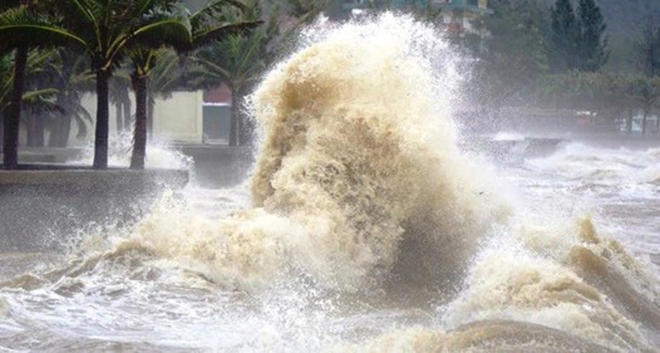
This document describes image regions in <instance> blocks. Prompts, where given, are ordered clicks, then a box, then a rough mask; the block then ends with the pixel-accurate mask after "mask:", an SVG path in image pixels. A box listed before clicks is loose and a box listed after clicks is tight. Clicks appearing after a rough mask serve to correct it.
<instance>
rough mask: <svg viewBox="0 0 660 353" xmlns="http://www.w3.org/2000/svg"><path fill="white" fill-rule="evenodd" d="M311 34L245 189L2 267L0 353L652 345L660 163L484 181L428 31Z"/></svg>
mask: <svg viewBox="0 0 660 353" xmlns="http://www.w3.org/2000/svg"><path fill="white" fill-rule="evenodd" d="M305 38H306V39H305V41H304V43H303V44H301V48H300V50H299V51H298V52H297V53H295V54H293V55H292V56H291V57H290V58H288V59H287V60H285V61H284V62H283V63H282V64H280V65H279V66H278V67H276V68H274V69H273V71H272V72H271V73H270V74H269V75H267V77H266V78H265V80H264V82H263V83H262V85H261V86H260V87H259V88H258V89H257V91H256V93H255V95H254V96H253V97H252V109H253V113H254V115H255V118H256V120H257V122H258V124H259V129H260V135H261V139H262V143H261V145H260V151H259V153H258V158H257V162H256V165H255V171H254V175H253V176H252V178H251V179H250V180H248V181H246V183H245V184H244V185H242V186H239V187H236V188H234V189H228V190H205V189H201V188H198V187H195V186H190V187H188V188H187V189H186V190H184V191H183V192H181V193H175V194H173V193H165V194H164V195H163V196H162V197H161V199H160V200H159V201H158V202H156V203H155V204H154V206H153V207H152V210H151V212H149V214H148V215H147V216H146V217H145V218H144V219H143V220H142V221H140V222H139V223H138V224H137V225H136V226H135V227H133V228H130V229H118V230H116V231H106V232H105V233H101V234H89V235H88V237H87V238H86V239H85V240H84V241H83V242H81V244H80V247H79V249H78V251H76V252H75V255H72V256H67V257H54V256H48V257H46V256H45V255H43V254H12V255H7V256H4V257H0V264H1V265H2V270H0V281H1V282H0V349H2V350H7V351H81V352H82V351H140V352H143V351H159V352H160V351H174V352H176V351H205V352H206V351H226V352H261V351H269V352H270V351H275V352H308V351H314V350H318V351H330V352H335V351H336V352H345V351H348V352H363V351H373V352H401V351H403V352H406V351H407V352H439V351H447V352H465V351H470V352H491V351H503V352H521V351H522V352H524V351H528V352H539V351H543V352H565V351H577V352H609V351H613V352H640V351H642V352H644V351H647V352H653V351H657V350H658V347H660V339H659V333H660V294H659V293H660V282H659V280H658V270H657V259H658V256H659V254H660V248H659V247H658V241H659V240H658V239H659V238H658V230H659V229H658V228H659V225H658V218H657V217H658V216H657V213H656V212H655V211H654V210H657V208H658V205H659V204H660V194H659V192H658V175H657V173H656V172H657V171H658V164H659V163H660V160H659V156H660V154H659V153H658V151H657V150H648V151H628V150H602V149H595V148H591V147H588V146H584V145H579V144H572V145H569V146H567V147H566V148H565V149H562V150H560V151H558V152H556V153H555V154H554V155H552V156H549V157H547V158H543V159H535V160H527V161H525V162H524V163H523V164H520V165H516V166H508V167H497V166H495V165H492V164H491V163H490V162H488V161H487V160H486V159H485V157H481V156H475V155H473V154H467V153H464V152H463V151H461V150H460V149H459V148H458V147H457V143H456V139H457V136H458V131H456V128H455V126H454V124H453V121H452V119H451V116H450V115H449V113H448V112H449V111H450V109H449V108H450V105H451V102H452V100H453V94H454V88H455V87H456V85H457V82H456V80H457V76H456V72H455V71H454V60H455V57H454V55H452V54H451V52H450V50H449V47H448V46H447V45H446V43H445V42H444V40H443V39H442V38H441V37H439V36H438V34H437V33H436V32H435V30H433V29H432V28H429V27H426V26H425V25H422V24H419V23H416V22H415V21H414V20H413V19H411V18H406V17H397V16H394V15H391V14H386V15H383V16H382V17H380V18H377V19H374V20H370V21H364V22H360V23H349V24H346V25H344V26H340V27H338V28H333V29H328V28H325V27H323V26H321V27H320V28H313V29H311V30H310V31H309V32H308V33H307V35H306V37H305ZM163 156H164V155H163ZM162 158H166V156H165V157H162ZM653 261H656V264H655V265H654V264H653Z"/></svg>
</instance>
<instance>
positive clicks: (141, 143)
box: [131, 74, 147, 169]
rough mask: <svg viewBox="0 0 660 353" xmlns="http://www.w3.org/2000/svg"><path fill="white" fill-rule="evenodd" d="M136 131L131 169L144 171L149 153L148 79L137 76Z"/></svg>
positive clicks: (135, 82)
mask: <svg viewBox="0 0 660 353" xmlns="http://www.w3.org/2000/svg"><path fill="white" fill-rule="evenodd" d="M133 81H134V83H133V84H134V86H135V104H136V107H135V129H134V130H133V133H134V135H133V155H132V156H131V169H144V159H145V156H146V151H147V77H146V76H141V75H138V74H135V77H134V79H133Z"/></svg>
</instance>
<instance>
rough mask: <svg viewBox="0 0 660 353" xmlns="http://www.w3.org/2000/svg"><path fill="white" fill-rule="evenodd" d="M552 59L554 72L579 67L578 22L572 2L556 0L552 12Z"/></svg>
mask: <svg viewBox="0 0 660 353" xmlns="http://www.w3.org/2000/svg"><path fill="white" fill-rule="evenodd" d="M551 11H552V12H551V18H552V23H551V29H552V33H551V43H550V44H551V45H550V53H551V56H550V59H551V64H552V71H553V72H555V73H561V72H565V71H570V70H573V69H575V68H576V67H577V49H578V48H577V42H578V37H579V28H578V22H577V19H576V17H575V12H574V11H573V6H572V5H571V2H570V0H556V2H555V5H554V6H553V7H552V10H551Z"/></svg>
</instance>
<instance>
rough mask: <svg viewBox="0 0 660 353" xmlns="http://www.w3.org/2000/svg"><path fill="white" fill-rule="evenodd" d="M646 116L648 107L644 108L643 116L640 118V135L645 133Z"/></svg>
mask: <svg viewBox="0 0 660 353" xmlns="http://www.w3.org/2000/svg"><path fill="white" fill-rule="evenodd" d="M647 116H648V109H646V108H644V117H643V118H642V135H646V119H647Z"/></svg>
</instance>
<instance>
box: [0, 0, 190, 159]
mask: <svg viewBox="0 0 660 353" xmlns="http://www.w3.org/2000/svg"><path fill="white" fill-rule="evenodd" d="M175 4H176V1H174V0H116V1H105V0H84V1H82V0H63V1H58V2H57V6H56V12H57V16H50V17H48V18H46V17H45V16H43V15H42V14H36V13H35V12H33V11H29V9H26V8H24V7H21V8H20V13H19V14H18V15H14V16H7V21H4V23H3V21H0V38H14V39H15V40H20V39H21V38H32V40H35V38H38V39H39V40H41V41H42V42H46V41H48V40H50V41H59V42H68V43H69V44H70V45H72V46H77V47H79V48H81V49H83V50H85V51H86V52H87V53H88V54H89V55H90V57H91V59H92V60H91V61H92V69H93V72H94V74H95V76H96V93H97V112H96V132H95V145H94V168H95V169H105V168H107V166H108V134H109V124H108V122H109V86H108V82H109V80H110V78H111V77H112V74H113V69H115V67H116V66H117V65H118V63H120V61H121V58H122V56H123V55H125V51H126V49H127V48H128V47H129V46H130V45H132V44H133V43H134V42H135V43H138V42H139V43H140V45H141V46H142V47H144V48H148V47H154V48H156V47H160V46H162V45H163V44H164V43H172V42H178V43H188V42H190V31H189V30H188V27H187V24H186V23H185V22H184V21H182V19H181V18H176V17H172V16H163V15H162V14H156V15H150V14H152V13H153V12H154V11H155V10H156V9H157V8H158V9H169V10H172V9H173V8H174V5H175ZM17 62H18V60H17ZM20 84H21V82H20V80H17V85H20Z"/></svg>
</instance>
